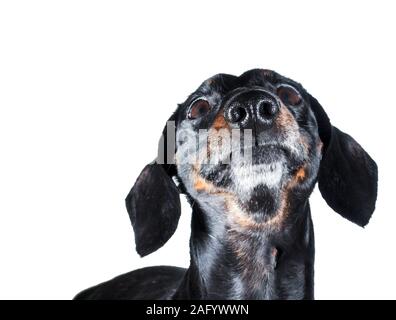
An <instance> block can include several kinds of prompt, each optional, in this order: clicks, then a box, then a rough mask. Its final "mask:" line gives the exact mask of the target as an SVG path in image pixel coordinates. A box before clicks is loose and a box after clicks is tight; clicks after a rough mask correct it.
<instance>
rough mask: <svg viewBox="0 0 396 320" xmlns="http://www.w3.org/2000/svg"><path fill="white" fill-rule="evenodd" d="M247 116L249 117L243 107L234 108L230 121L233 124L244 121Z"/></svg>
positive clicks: (231, 111)
mask: <svg viewBox="0 0 396 320" xmlns="http://www.w3.org/2000/svg"><path fill="white" fill-rule="evenodd" d="M246 116H247V112H246V110H245V108H243V107H241V106H237V107H234V108H232V109H231V110H230V113H229V118H230V121H231V122H233V123H237V122H241V121H243V120H244V119H245V118H246Z"/></svg>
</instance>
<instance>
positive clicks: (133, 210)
mask: <svg viewBox="0 0 396 320" xmlns="http://www.w3.org/2000/svg"><path fill="white" fill-rule="evenodd" d="M172 120H173V117H172V118H171V119H169V120H168V123H172V122H169V121H172ZM166 133H167V128H165V130H164V134H163V135H162V138H161V141H160V150H159V156H158V157H157V159H156V160H155V161H154V162H153V163H150V164H148V165H147V166H146V167H145V168H144V169H143V171H142V172H141V173H140V175H139V177H138V178H137V180H136V182H135V184H134V186H133V187H132V189H131V191H130V192H129V194H128V196H127V197H126V199H125V203H126V207H127V211H128V214H129V217H130V219H131V222H132V226H133V230H134V233H135V243H136V251H137V252H138V253H139V255H140V256H142V257H143V256H145V255H148V254H150V253H152V252H154V251H156V250H157V249H159V248H161V247H162V246H163V245H164V244H165V243H166V242H167V241H168V240H169V239H170V237H171V236H172V235H173V233H174V232H175V231H176V228H177V224H178V222H179V218H180V213H181V206H180V195H179V190H178V188H177V186H176V184H175V183H174V181H173V179H172V178H173V176H174V175H175V174H176V167H175V164H173V163H169V164H168V163H166V161H165V163H163V161H161V159H160V158H161V157H162V156H161V155H163V153H164V149H161V145H162V142H164V141H167V138H166V135H167V134H166ZM165 150H166V147H165ZM165 154H166V151H165Z"/></svg>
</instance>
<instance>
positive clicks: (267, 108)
mask: <svg viewBox="0 0 396 320" xmlns="http://www.w3.org/2000/svg"><path fill="white" fill-rule="evenodd" d="M278 111H279V107H278V105H277V104H275V103H273V102H271V101H263V102H262V103H261V104H260V105H259V106H258V111H257V113H258V115H259V117H260V118H263V119H269V118H272V117H273V116H275V115H276V114H277V113H278Z"/></svg>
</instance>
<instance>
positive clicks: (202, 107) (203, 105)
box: [188, 99, 210, 119]
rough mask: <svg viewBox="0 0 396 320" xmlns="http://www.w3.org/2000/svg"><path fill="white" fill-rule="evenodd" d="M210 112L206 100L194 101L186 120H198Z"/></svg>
mask: <svg viewBox="0 0 396 320" xmlns="http://www.w3.org/2000/svg"><path fill="white" fill-rule="evenodd" d="M209 111H210V104H209V102H208V101H206V100H202V99H200V100H197V101H195V102H194V103H193V104H192V105H191V107H190V111H189V112H188V118H189V119H198V118H201V117H203V116H205V115H206V114H208V113H209Z"/></svg>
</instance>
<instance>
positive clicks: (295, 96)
mask: <svg viewBox="0 0 396 320" xmlns="http://www.w3.org/2000/svg"><path fill="white" fill-rule="evenodd" d="M277 94H278V97H279V99H281V101H282V102H283V103H284V104H285V105H288V106H297V105H299V104H300V103H301V101H302V99H301V96H300V94H299V93H298V92H297V90H296V89H294V88H293V87H291V86H288V85H282V86H280V87H279V88H278V91H277Z"/></svg>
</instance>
